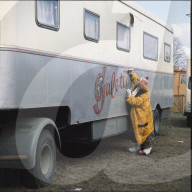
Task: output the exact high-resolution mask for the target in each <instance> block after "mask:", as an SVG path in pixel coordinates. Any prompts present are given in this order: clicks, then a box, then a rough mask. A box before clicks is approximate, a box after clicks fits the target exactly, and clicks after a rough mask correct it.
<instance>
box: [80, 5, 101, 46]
mask: <svg viewBox="0 0 192 192" xmlns="http://www.w3.org/2000/svg"><path fill="white" fill-rule="evenodd" d="M86 13H89V14H91V15H93V16H96V17H98V19H99V24H98V39H94V38H91V37H88V36H86V34H85V19H86ZM83 14H84V16H83V20H84V25H83V35H84V38H85V39H86V40H88V41H92V42H95V43H98V42H99V40H100V15H99V14H97V13H94V12H93V11H90V10H88V9H86V8H84V13H83Z"/></svg>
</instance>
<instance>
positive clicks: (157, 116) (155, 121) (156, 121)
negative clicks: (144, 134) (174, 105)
mask: <svg viewBox="0 0 192 192" xmlns="http://www.w3.org/2000/svg"><path fill="white" fill-rule="evenodd" d="M153 125H154V134H155V137H156V136H158V135H159V127H160V113H159V110H158V109H155V111H154V114H153Z"/></svg>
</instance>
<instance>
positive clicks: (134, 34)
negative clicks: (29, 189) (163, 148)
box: [0, 0, 173, 187]
mask: <svg viewBox="0 0 192 192" xmlns="http://www.w3.org/2000/svg"><path fill="white" fill-rule="evenodd" d="M129 68H134V70H135V72H136V73H137V75H138V76H139V77H141V76H148V77H149V84H150V97H151V106H152V110H153V113H154V125H155V132H156V133H158V129H159V122H160V119H163V118H167V117H168V115H169V109H170V107H171V106H172V105H173V30H172V28H171V26H170V25H168V24H167V23H164V22H163V21H161V20H160V19H158V18H156V16H154V15H152V14H151V13H148V12H147V11H146V10H144V9H142V8H141V7H139V6H138V5H137V4H136V3H133V2H128V1H59V0H53V1H52V0H44V1H41V0H36V1H35V0H31V1H0V168H12V169H21V170H23V169H24V170H29V173H30V175H31V177H28V176H27V175H26V177H24V178H25V181H26V183H27V178H29V183H30V185H34V186H35V187H40V186H45V185H46V184H48V183H50V182H51V180H52V178H53V175H54V172H55V167H56V149H57V148H58V150H59V151H60V152H61V153H63V154H65V155H69V156H70V155H73V154H76V153H75V152H74V151H75V149H78V150H79V148H78V147H79V146H81V147H82V146H83V147H86V146H87V145H88V146H91V147H89V149H91V150H93V149H94V148H95V146H96V144H95V143H98V142H97V141H99V140H100V139H102V138H106V137H109V136H113V135H117V134H120V133H123V132H125V131H127V130H128V129H129V122H128V116H129V113H128V108H127V105H126V101H125V90H126V89H127V88H128V87H129V88H130V87H131V86H132V85H131V81H130V79H129V77H128V75H127V74H126V73H125V70H127V69H129ZM82 143H83V144H82ZM85 143H86V145H85ZM70 146H73V147H70ZM75 147H77V148H75ZM73 150H74V151H73ZM73 152H74V153H73ZM89 152H90V151H89ZM26 174H28V172H26ZM33 181H34V182H33Z"/></svg>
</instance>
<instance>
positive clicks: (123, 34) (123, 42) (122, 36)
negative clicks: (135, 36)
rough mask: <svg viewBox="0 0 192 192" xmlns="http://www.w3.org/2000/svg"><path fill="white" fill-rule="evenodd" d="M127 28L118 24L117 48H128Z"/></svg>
mask: <svg viewBox="0 0 192 192" xmlns="http://www.w3.org/2000/svg"><path fill="white" fill-rule="evenodd" d="M129 35H130V34H129V28H127V27H124V26H122V25H119V24H118V37H117V39H118V42H117V45H118V47H119V48H122V49H125V50H129Z"/></svg>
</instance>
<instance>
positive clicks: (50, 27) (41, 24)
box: [35, 0, 60, 31]
mask: <svg viewBox="0 0 192 192" xmlns="http://www.w3.org/2000/svg"><path fill="white" fill-rule="evenodd" d="M37 1H38V0H36V1H35V22H36V24H37V26H38V27H41V28H45V29H49V30H52V31H59V29H60V0H57V1H58V27H53V26H50V25H46V24H43V23H41V22H39V21H38V15H37V14H38V13H37Z"/></svg>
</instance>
